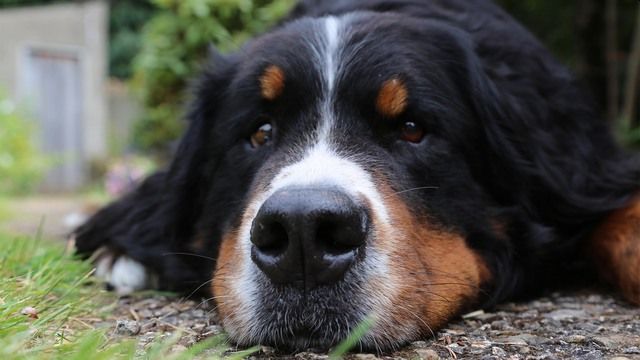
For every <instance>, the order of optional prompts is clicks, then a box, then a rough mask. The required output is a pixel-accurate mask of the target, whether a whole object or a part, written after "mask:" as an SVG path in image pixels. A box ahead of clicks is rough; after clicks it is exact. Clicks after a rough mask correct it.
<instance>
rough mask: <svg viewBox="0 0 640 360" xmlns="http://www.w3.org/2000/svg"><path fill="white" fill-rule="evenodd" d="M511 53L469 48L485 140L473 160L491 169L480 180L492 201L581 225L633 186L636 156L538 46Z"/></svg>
mask: <svg viewBox="0 0 640 360" xmlns="http://www.w3.org/2000/svg"><path fill="white" fill-rule="evenodd" d="M489 50H490V49H485V51H487V52H489ZM533 50H535V51H533ZM520 53H522V52H521V51H520ZM514 54H518V52H517V51H514ZM514 54H502V55H500V54H498V55H496V56H498V57H499V56H516V55H514ZM518 56H519V57H520V59H518V60H519V61H518V62H514V63H515V65H512V67H507V65H505V64H504V63H502V62H496V63H491V61H492V60H491V59H483V60H481V59H480V58H479V57H478V56H477V55H476V54H470V56H469V66H468V68H469V69H470V70H469V75H468V76H469V81H470V82H471V84H470V86H469V88H470V89H471V92H472V93H471V95H470V99H471V102H472V104H473V107H474V110H475V112H476V116H477V118H478V119H479V120H480V122H481V126H482V130H481V131H483V133H484V141H485V142H486V146H485V149H482V152H481V154H482V155H481V156H483V158H484V159H485V161H481V162H480V163H481V164H483V165H482V166H483V170H482V171H487V170H489V171H491V172H492V173H493V176H491V177H490V178H491V179H492V180H491V183H490V184H486V186H487V187H488V188H490V189H491V190H492V193H493V194H494V196H495V197H496V199H498V200H499V201H500V203H502V204H513V205H516V204H517V205H520V206H522V207H523V209H525V210H526V211H527V212H528V213H529V214H530V215H531V216H532V217H533V218H535V219H536V220H538V221H540V222H542V223H545V224H548V225H554V226H556V225H565V226H580V225H584V224H586V223H589V222H592V221H594V220H597V219H599V218H600V217H601V216H602V215H603V214H606V213H608V212H610V211H612V210H614V209H617V208H619V207H621V206H623V205H624V204H625V203H627V202H628V200H629V199H630V197H631V196H633V194H634V193H636V192H637V191H638V188H639V187H640V185H639V183H638V181H639V180H640V170H639V168H640V166H639V163H638V161H637V158H636V159H634V158H633V157H631V156H629V155H628V154H625V153H624V151H622V150H621V149H620V147H619V146H618V145H616V143H615V141H614V139H613V137H612V136H611V134H610V130H609V129H608V126H607V124H606V123H605V122H604V121H603V120H602V119H601V116H600V114H599V112H598V110H597V109H596V107H595V106H594V102H593V100H592V99H591V97H590V96H589V95H588V94H587V93H586V92H585V91H583V89H582V88H581V86H580V85H579V83H578V81H576V79H575V78H574V77H573V75H572V74H571V73H570V72H569V71H568V70H567V69H566V68H565V67H564V66H562V65H560V64H558V63H557V62H556V61H555V60H554V59H553V58H552V57H551V55H549V54H548V52H547V51H546V50H545V49H542V48H539V49H537V48H536V49H532V51H531V52H530V53H525V54H520V55H518ZM489 57H490V56H487V58H489ZM486 160H491V161H486ZM487 168H488V169H487ZM487 178H489V177H487Z"/></svg>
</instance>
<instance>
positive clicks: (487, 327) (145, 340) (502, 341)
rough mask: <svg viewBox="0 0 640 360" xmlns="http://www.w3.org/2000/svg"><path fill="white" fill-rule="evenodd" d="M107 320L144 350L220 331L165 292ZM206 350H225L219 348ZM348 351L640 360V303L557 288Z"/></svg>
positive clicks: (270, 353) (198, 305)
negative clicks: (421, 333)
mask: <svg viewBox="0 0 640 360" xmlns="http://www.w3.org/2000/svg"><path fill="white" fill-rule="evenodd" d="M104 326H111V327H112V328H113V329H114V332H113V333H114V336H122V337H131V336H134V337H137V339H138V342H139V346H140V349H141V351H142V350H143V349H144V348H145V346H147V345H148V344H149V343H150V342H151V341H153V340H154V339H157V338H158V337H166V336H171V334H173V333H175V332H176V331H177V330H178V329H181V331H182V334H183V335H182V337H181V338H180V340H179V341H178V343H177V344H176V345H175V346H174V347H175V350H180V349H184V348H186V347H189V346H190V345H193V344H195V343H196V342H198V341H201V340H203V339H205V338H207V337H210V336H214V335H218V334H220V333H221V332H222V329H221V327H220V326H219V325H216V316H215V313H214V311H213V309H212V305H211V304H209V303H207V302H197V301H193V300H180V299H176V298H171V297H167V296H151V297H146V298H145V297H142V296H135V297H129V298H123V299H120V300H119V306H118V308H117V310H116V312H115V314H114V318H113V319H111V320H109V321H107V322H106V323H104ZM235 350H237V349H229V351H235ZM209 355H213V356H215V355H218V356H219V355H221V352H220V349H218V350H216V352H212V353H210V354H209ZM252 358H254V359H326V358H327V355H326V354H315V353H311V352H304V353H299V354H296V355H286V354H278V353H277V352H276V351H275V350H273V349H270V348H267V347H263V348H262V350H261V351H259V352H257V353H256V354H254V355H253V356H252ZM347 358H349V359H363V360H364V359H375V358H384V359H440V358H441V359H532V360H533V359H616V360H624V359H633V360H636V359H637V360H640V309H639V308H634V307H633V306H631V305H629V304H627V303H625V302H624V301H622V300H620V299H618V298H616V297H614V296H611V295H607V294H604V293H601V292H593V291H591V292H580V293H554V294H551V295H549V296H547V297H543V298H538V299H536V300H534V301H530V302H522V303H506V304H503V305H500V306H498V307H497V308H496V309H494V310H493V311H491V312H485V311H476V312H472V313H469V314H466V315H465V316H464V317H463V318H461V319H458V320H456V321H454V322H452V323H450V324H449V326H448V327H447V328H445V329H442V330H441V331H440V332H438V333H437V334H436V336H435V337H433V338H430V339H425V340H424V341H416V342H414V343H412V344H410V345H409V346H407V347H405V348H404V349H402V350H400V351H398V352H395V353H390V354H378V355H373V354H351V355H349V356H348V357H347Z"/></svg>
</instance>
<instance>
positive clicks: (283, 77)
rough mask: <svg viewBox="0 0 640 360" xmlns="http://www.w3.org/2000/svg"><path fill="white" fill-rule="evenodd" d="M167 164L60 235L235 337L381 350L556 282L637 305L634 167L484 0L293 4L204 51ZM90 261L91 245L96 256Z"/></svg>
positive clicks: (119, 277) (637, 166)
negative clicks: (186, 296) (269, 24)
mask: <svg viewBox="0 0 640 360" xmlns="http://www.w3.org/2000/svg"><path fill="white" fill-rule="evenodd" d="M187 118H188V120H189V123H188V129H187V130H186V132H185V134H184V135H183V137H182V139H181V141H180V144H179V146H178V147H177V149H176V152H175V156H174V157H173V160H172V162H171V164H170V165H169V166H168V167H167V169H166V170H163V171H159V172H157V173H155V174H152V175H151V176H149V177H148V178H147V179H146V180H145V181H144V182H143V183H142V184H141V185H140V186H139V187H138V188H137V189H135V190H134V191H132V192H131V193H129V194H128V195H126V196H124V197H123V198H121V199H120V200H117V201H115V202H114V203H112V204H111V205H108V206H106V207H105V208H103V209H102V210H100V211H99V212H97V213H96V214H95V215H94V216H93V217H92V218H91V219H90V220H89V221H88V222H87V223H85V224H84V225H82V226H81V227H80V228H78V229H77V231H76V232H75V239H76V247H77V251H78V252H79V253H80V254H84V255H87V256H88V255H90V254H94V259H95V261H96V267H97V273H98V275H100V276H102V277H103V278H105V279H106V280H107V281H108V283H109V284H110V286H111V287H112V288H114V289H115V290H116V291H118V292H120V293H128V292H131V291H135V290H138V289H142V288H146V287H155V288H159V289H165V290H174V291H182V292H185V293H190V292H193V291H201V292H202V293H203V294H206V295H208V296H211V297H212V298H213V299H214V300H215V304H216V308H217V312H218V314H219V318H220V321H221V324H222V326H223V327H224V329H225V330H226V332H228V334H229V337H230V339H232V340H233V341H234V342H235V343H237V344H239V345H243V346H244V345H253V344H266V345H271V346H274V347H277V348H280V349H293V350H295V349H305V348H330V347H332V346H334V345H336V344H337V343H338V342H340V341H341V340H343V339H345V338H346V337H347V336H348V335H349V334H350V332H351V331H352V330H353V329H354V328H356V327H357V326H358V325H359V324H361V323H363V322H364V321H367V320H368V319H369V320H371V325H370V328H369V331H368V332H367V333H366V335H364V336H363V337H362V338H361V339H360V341H359V345H360V347H361V348H363V349H375V350H378V351H386V350H391V349H395V348H397V347H399V346H401V345H402V344H405V343H407V342H409V341H413V340H416V339H420V338H423V337H425V336H429V334H431V332H432V331H435V330H436V329H438V328H440V327H442V326H443V325H445V324H446V323H447V322H448V321H450V320H451V319H452V318H454V317H455V316H457V315H459V314H460V313H461V312H463V311H465V310H469V309H472V308H474V307H491V306H492V305H494V304H496V303H499V302H501V301H505V300H507V299H517V298H522V297H526V296H532V295H535V294H538V293H540V291H543V290H545V289H548V288H550V287H553V286H557V285H558V283H559V280H560V279H565V278H567V277H568V276H569V275H570V274H578V276H579V277H581V278H585V277H588V279H591V280H596V279H597V278H598V277H601V278H604V279H605V280H607V281H609V282H610V284H612V285H613V286H615V287H616V288H617V289H618V290H619V291H620V292H621V293H622V294H623V295H624V297H625V298H626V299H628V300H629V301H630V302H632V303H635V304H640V161H639V160H638V157H637V155H634V154H631V153H627V152H625V151H624V150H622V149H621V148H620V147H619V146H618V145H616V143H615V142H614V140H613V137H612V135H611V134H610V131H609V129H608V127H607V124H606V123H605V122H604V121H603V119H602V118H601V115H600V113H599V111H598V109H597V108H596V106H595V105H594V101H592V100H591V98H590V97H589V95H587V94H586V93H585V92H584V91H583V90H582V88H581V86H580V84H579V82H578V81H577V80H576V79H575V77H574V76H573V75H572V74H571V72H570V71H569V70H568V69H567V68H566V67H565V66H563V65H561V64H560V63H559V62H558V61H557V60H555V59H554V57H553V56H552V55H551V54H550V53H549V51H548V50H547V49H545V47H544V46H543V45H542V44H541V43H540V42H539V41H538V40H537V39H536V38H535V37H534V36H533V35H532V34H530V33H529V32H528V31H527V30H526V29H525V28H523V27H522V26H521V25H520V24H518V23H517V22H516V21H515V20H514V19H513V18H511V17H510V16H509V15H508V14H507V13H505V12H504V11H503V10H502V9H500V8H499V7H497V6H496V5H494V4H493V3H491V2H490V1H488V0H433V1H423V0H368V1H366V0H351V1H346V0H322V1H319V0H316V1H313V0H312V1H303V2H302V3H300V4H298V5H297V7H295V8H294V10H293V11H292V13H291V16H290V17H289V18H287V19H286V20H285V21H283V23H282V24H280V25H279V26H276V27H275V28H274V29H273V30H271V31H270V32H268V33H266V34H263V35H261V36H259V37H257V38H255V39H254V40H252V41H250V42H249V43H248V44H246V45H245V46H244V47H243V48H242V49H241V50H239V51H238V52H236V53H234V54H231V55H221V54H218V53H217V52H215V51H212V54H211V56H210V60H209V64H208V66H207V69H206V70H204V71H203V74H202V75H201V77H200V78H199V81H198V82H197V85H196V86H195V89H194V100H193V103H192V105H191V107H190V108H189V110H188V113H187ZM96 252H97V253H96Z"/></svg>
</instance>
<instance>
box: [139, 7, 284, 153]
mask: <svg viewBox="0 0 640 360" xmlns="http://www.w3.org/2000/svg"><path fill="white" fill-rule="evenodd" d="M154 3H155V5H157V6H158V8H159V9H160V10H159V11H158V13H157V14H156V15H155V16H154V17H153V19H152V20H151V21H150V22H149V23H147V25H146V26H145V29H144V32H143V36H142V49H141V52H140V53H139V54H138V56H137V57H136V60H135V63H134V85H136V87H137V88H138V89H139V91H140V95H141V97H142V101H143V104H144V108H145V114H144V117H143V118H142V119H140V121H138V122H137V124H136V128H135V130H134V137H135V142H136V144H137V145H139V146H140V147H142V148H145V149H153V150H160V151H163V150H166V144H167V143H168V142H170V141H171V140H173V139H175V138H176V137H177V136H178V135H179V133H180V131H181V127H182V123H181V122H179V121H176V119H179V118H180V117H181V113H182V108H183V104H184V101H185V98H186V96H187V94H186V88H187V84H188V83H189V81H190V80H191V79H192V78H193V76H194V74H195V73H196V72H197V70H198V69H199V68H200V67H201V65H202V62H203V60H204V59H205V58H206V54H207V49H208V46H209V45H210V44H214V45H215V46H216V47H217V48H218V49H220V50H221V51H223V52H224V51H229V50H233V49H237V48H238V47H239V46H240V45H241V44H242V43H243V42H245V41H246V40H247V39H248V38H250V37H251V36H252V35H254V34H256V33H259V32H262V31H264V30H266V29H267V28H268V27H269V26H271V25H272V24H273V23H275V22H276V21H277V20H278V19H280V18H281V17H282V16H284V15H286V13H287V12H288V10H289V9H290V7H291V6H292V5H293V3H294V1H293V0H254V1H252V0H155V1H154Z"/></svg>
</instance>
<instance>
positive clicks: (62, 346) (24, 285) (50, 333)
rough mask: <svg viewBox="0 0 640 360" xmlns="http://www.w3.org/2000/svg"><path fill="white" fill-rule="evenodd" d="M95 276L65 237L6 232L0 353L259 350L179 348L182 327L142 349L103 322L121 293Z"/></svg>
mask: <svg viewBox="0 0 640 360" xmlns="http://www.w3.org/2000/svg"><path fill="white" fill-rule="evenodd" d="M91 275H92V267H91V265H90V264H89V263H87V262H85V261H81V260H78V259H75V258H74V257H73V256H71V255H68V254H66V253H65V249H64V246H63V245H62V244H60V243H56V242H52V241H46V240H41V236H35V237H24V236H22V237H19V236H18V237H17V236H13V235H7V234H3V233H0V358H2V359H65V360H67V359H71V360H73V359H78V360H80V359H89V358H90V359H92V360H102V359H105V360H106V359H137V358H139V359H170V360H189V359H194V358H208V359H210V358H221V357H223V356H224V357H225V358H229V359H241V358H245V357H247V356H249V355H251V354H253V353H255V352H257V351H259V350H260V347H253V348H250V349H246V350H243V351H239V352H233V353H230V352H229V348H230V347H229V345H228V343H227V342H226V339H225V338H224V336H217V337H212V338H209V339H205V340H204V341H201V342H200V343H197V344H196V345H194V346H192V347H190V348H188V349H187V350H182V351H177V352H176V351H172V348H173V346H174V345H175V344H176V343H177V342H178V340H179V339H180V336H181V334H180V333H179V332H176V333H174V334H173V335H172V336H170V337H168V338H165V339H164V340H159V341H156V342H154V343H152V344H150V345H149V346H147V347H145V348H144V349H141V348H140V346H139V345H138V344H137V342H136V341H135V339H132V338H123V337H117V336H114V335H113V327H111V326H110V325H109V324H111V325H113V324H112V323H113V321H112V322H108V321H103V320H104V319H106V318H108V317H109V314H111V312H112V311H113V309H114V306H115V305H116V300H117V299H116V297H115V295H113V294H112V293H109V292H106V291H104V290H102V287H101V286H100V285H99V284H96V283H95V282H94V281H93V280H92V277H91ZM100 324H107V325H100ZM371 325H372V322H371V321H370V319H367V321H364V322H363V323H362V324H360V326H358V327H356V329H354V332H353V334H352V335H351V336H350V337H349V338H347V339H346V340H345V341H343V342H342V343H341V344H339V345H338V346H337V347H336V348H335V349H334V351H333V352H332V353H331V354H329V355H330V357H331V358H332V359H335V358H340V357H342V356H344V355H345V354H346V353H347V352H348V351H349V349H351V348H352V347H353V346H354V345H356V344H357V343H358V340H359V339H360V338H361V337H362V336H364V334H365V333H366V332H367V330H368V329H369V328H370V327H371ZM100 326H102V328H101V327H100ZM105 326H106V328H105Z"/></svg>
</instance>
